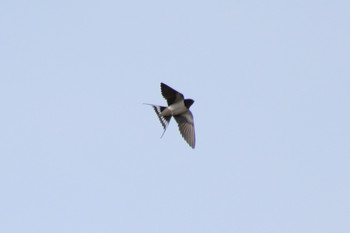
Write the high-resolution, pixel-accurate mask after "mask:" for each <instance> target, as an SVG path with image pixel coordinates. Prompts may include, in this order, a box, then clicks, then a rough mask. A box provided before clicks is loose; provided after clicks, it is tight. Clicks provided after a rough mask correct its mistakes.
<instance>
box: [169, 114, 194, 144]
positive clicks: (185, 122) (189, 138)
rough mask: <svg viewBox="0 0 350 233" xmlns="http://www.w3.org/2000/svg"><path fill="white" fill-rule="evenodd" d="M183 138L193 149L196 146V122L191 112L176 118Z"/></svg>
mask: <svg viewBox="0 0 350 233" xmlns="http://www.w3.org/2000/svg"><path fill="white" fill-rule="evenodd" d="M174 118H175V120H176V122H177V124H178V126H179V130H180V133H181V135H182V137H183V138H184V139H185V141H186V142H187V143H188V145H190V146H191V147H192V148H194V147H195V144H196V136H195V132H194V121H193V115H192V113H191V111H189V110H188V111H187V112H185V113H183V114H180V115H176V116H174Z"/></svg>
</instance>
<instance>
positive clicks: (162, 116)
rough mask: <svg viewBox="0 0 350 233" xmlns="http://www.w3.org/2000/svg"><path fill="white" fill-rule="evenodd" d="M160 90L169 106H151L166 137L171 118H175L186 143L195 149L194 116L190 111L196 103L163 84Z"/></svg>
mask: <svg viewBox="0 0 350 233" xmlns="http://www.w3.org/2000/svg"><path fill="white" fill-rule="evenodd" d="M160 89H161V92H162V95H163V97H164V98H165V99H166V100H167V102H168V106H167V107H165V106H159V105H154V104H148V105H151V106H152V107H153V109H154V111H155V112H156V114H157V116H158V118H159V120H160V123H161V124H162V126H163V128H164V132H163V134H162V136H163V135H164V133H165V131H166V129H167V127H168V125H169V122H170V120H171V117H174V118H175V120H176V122H177V124H178V126H179V131H180V133H181V135H182V137H183V138H184V139H185V141H186V142H187V143H188V145H190V147H192V148H194V147H195V144H196V138H195V132H194V122H193V115H192V113H191V111H190V109H189V108H190V107H191V105H192V104H193V103H194V100H193V99H185V98H184V95H183V94H181V93H180V92H178V91H176V90H174V89H173V88H171V87H169V86H168V85H166V84H164V83H161V84H160Z"/></svg>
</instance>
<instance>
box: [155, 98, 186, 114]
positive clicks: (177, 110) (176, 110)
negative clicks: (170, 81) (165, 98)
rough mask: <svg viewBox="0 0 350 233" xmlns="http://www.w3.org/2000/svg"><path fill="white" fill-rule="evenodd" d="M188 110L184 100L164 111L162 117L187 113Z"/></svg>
mask: <svg viewBox="0 0 350 233" xmlns="http://www.w3.org/2000/svg"><path fill="white" fill-rule="evenodd" d="M187 110H188V109H187V108H186V106H185V104H184V101H183V100H182V101H179V102H176V103H174V104H172V105H170V106H169V107H167V108H166V109H164V111H162V112H161V114H160V115H161V116H171V115H172V116H173V115H179V114H182V113H184V112H186V111H187Z"/></svg>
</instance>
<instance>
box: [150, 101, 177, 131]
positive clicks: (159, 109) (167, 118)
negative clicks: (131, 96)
mask: <svg viewBox="0 0 350 233" xmlns="http://www.w3.org/2000/svg"><path fill="white" fill-rule="evenodd" d="M144 104H146V103H144ZM147 105H150V106H152V107H153V109H154V111H155V112H156V114H157V116H158V119H159V121H160V123H161V124H162V126H163V128H164V132H163V134H162V136H161V137H163V135H164V133H165V131H166V129H167V127H168V125H169V122H170V120H171V116H161V115H160V113H161V112H162V111H164V109H166V108H167V107H164V106H159V105H154V104H147Z"/></svg>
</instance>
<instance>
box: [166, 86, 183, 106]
mask: <svg viewBox="0 0 350 233" xmlns="http://www.w3.org/2000/svg"><path fill="white" fill-rule="evenodd" d="M160 89H161V91H162V95H163V97H164V98H165V99H166V100H167V102H168V105H171V104H173V103H176V102H178V101H180V100H183V99H184V95H183V94H181V93H180V92H178V91H176V90H174V89H173V88H171V87H169V86H168V85H166V84H164V83H161V84H160Z"/></svg>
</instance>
